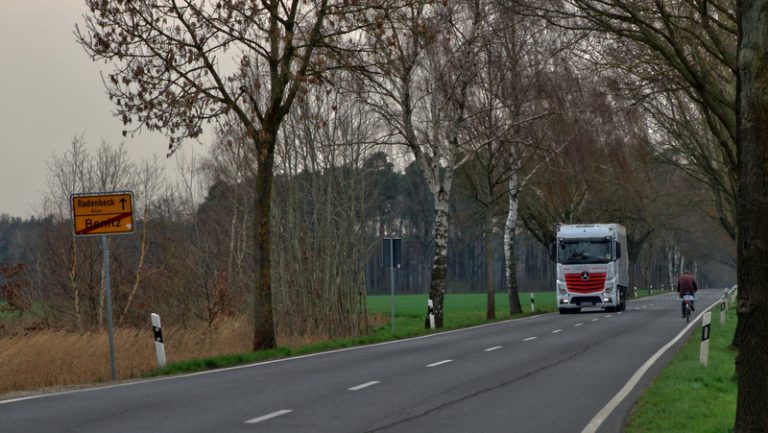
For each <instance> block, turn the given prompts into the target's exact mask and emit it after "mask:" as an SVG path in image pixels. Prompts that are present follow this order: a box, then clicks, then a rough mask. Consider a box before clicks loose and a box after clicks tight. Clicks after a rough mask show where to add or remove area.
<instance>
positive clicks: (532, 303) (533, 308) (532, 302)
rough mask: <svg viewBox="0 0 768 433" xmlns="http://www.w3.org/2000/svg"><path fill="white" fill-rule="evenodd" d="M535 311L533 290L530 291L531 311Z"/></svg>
mask: <svg viewBox="0 0 768 433" xmlns="http://www.w3.org/2000/svg"><path fill="white" fill-rule="evenodd" d="M535 312H536V299H535V298H534V297H533V292H531V313H535Z"/></svg>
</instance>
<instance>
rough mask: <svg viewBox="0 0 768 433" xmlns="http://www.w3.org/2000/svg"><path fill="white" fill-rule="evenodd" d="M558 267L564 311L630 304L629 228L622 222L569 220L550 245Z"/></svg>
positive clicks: (614, 308) (609, 308)
mask: <svg viewBox="0 0 768 433" xmlns="http://www.w3.org/2000/svg"><path fill="white" fill-rule="evenodd" d="M550 258H551V259H552V260H553V261H554V262H555V263H556V267H557V277H556V278H557V289H556V290H557V292H556V297H557V306H558V308H559V310H560V314H565V313H571V312H573V313H578V312H580V311H581V309H582V307H597V308H603V309H605V310H606V311H622V310H624V309H625V308H626V306H627V287H629V255H628V254H627V230H626V229H625V228H624V226H622V225H620V224H566V225H560V226H559V227H558V228H557V240H556V241H555V242H553V243H552V244H551V245H550Z"/></svg>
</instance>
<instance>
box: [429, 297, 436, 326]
mask: <svg viewBox="0 0 768 433" xmlns="http://www.w3.org/2000/svg"><path fill="white" fill-rule="evenodd" d="M427 315H428V316H429V329H435V305H434V304H433V303H432V300H431V299H429V300H427Z"/></svg>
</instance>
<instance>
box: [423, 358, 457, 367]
mask: <svg viewBox="0 0 768 433" xmlns="http://www.w3.org/2000/svg"><path fill="white" fill-rule="evenodd" d="M449 362H453V360H452V359H446V360H443V361H438V362H435V363H433V364H427V367H437V366H438V365H443V364H447V363H449Z"/></svg>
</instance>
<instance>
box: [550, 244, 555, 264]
mask: <svg viewBox="0 0 768 433" xmlns="http://www.w3.org/2000/svg"><path fill="white" fill-rule="evenodd" d="M555 259H557V242H552V243H551V244H549V260H552V261H553V262H556V261H557V260H555Z"/></svg>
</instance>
